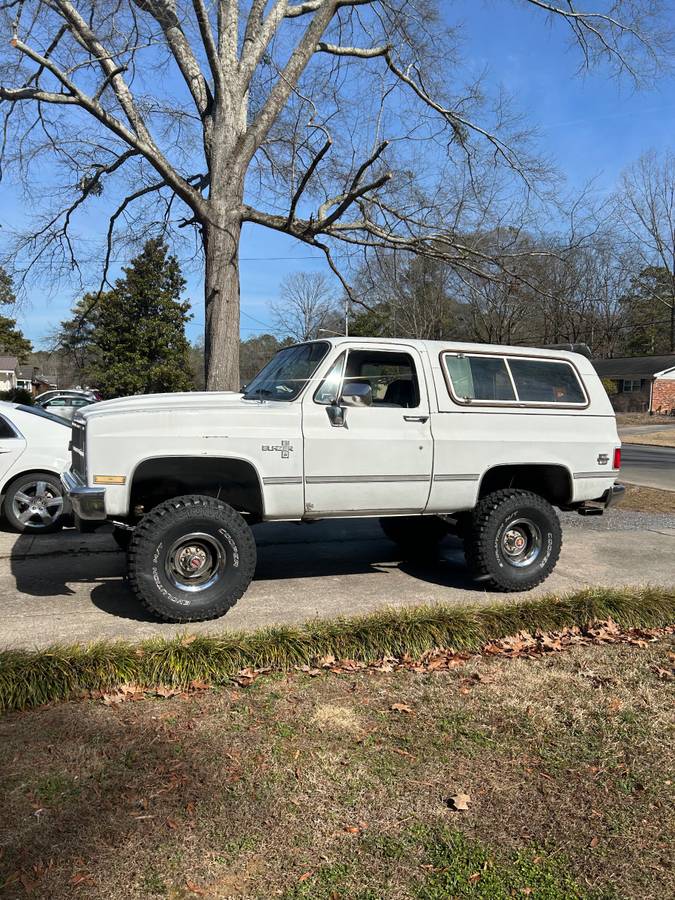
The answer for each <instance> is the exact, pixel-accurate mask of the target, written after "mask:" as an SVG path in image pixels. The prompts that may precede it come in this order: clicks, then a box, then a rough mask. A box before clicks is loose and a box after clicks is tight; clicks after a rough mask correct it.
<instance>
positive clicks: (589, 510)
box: [576, 484, 626, 516]
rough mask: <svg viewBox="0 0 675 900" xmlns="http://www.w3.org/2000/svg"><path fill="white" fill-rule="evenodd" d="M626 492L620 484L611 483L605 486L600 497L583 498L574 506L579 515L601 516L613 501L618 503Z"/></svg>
mask: <svg viewBox="0 0 675 900" xmlns="http://www.w3.org/2000/svg"><path fill="white" fill-rule="evenodd" d="M625 492H626V488H625V487H624V486H623V485H622V484H613V485H612V486H611V487H609V488H607V490H606V491H605V493H604V494H603V495H602V497H597V498H596V499H595V500H584V502H583V503H580V504H579V506H577V507H576V510H577V512H578V513H579V515H580V516H601V515H602V514H603V512H604V511H605V510H606V509H609V507H610V506H612V505H613V504H614V503H618V502H619V501H620V500H621V498H622V497H623V495H624V494H625Z"/></svg>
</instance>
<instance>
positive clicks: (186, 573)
mask: <svg viewBox="0 0 675 900" xmlns="http://www.w3.org/2000/svg"><path fill="white" fill-rule="evenodd" d="M226 563H227V554H226V551H225V548H224V547H223V545H222V544H221V542H220V541H218V540H217V539H216V538H215V537H214V536H213V535H210V534H201V533H199V534H188V535H185V536H183V537H182V538H179V539H178V540H177V541H175V542H174V543H173V545H172V546H171V547H170V549H169V552H168V554H167V556H166V562H165V571H166V574H167V576H168V578H169V580H170V581H171V583H172V584H173V585H174V587H176V588H178V589H179V590H181V591H190V592H195V591H204V590H206V589H207V588H209V587H211V586H212V585H213V584H215V582H216V581H218V579H219V578H220V577H221V576H222V575H223V573H224V572H225V568H226Z"/></svg>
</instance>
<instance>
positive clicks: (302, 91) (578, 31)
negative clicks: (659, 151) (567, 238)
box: [0, 0, 668, 388]
mask: <svg viewBox="0 0 675 900" xmlns="http://www.w3.org/2000/svg"><path fill="white" fill-rule="evenodd" d="M521 2H522V3H527V4H528V5H529V6H530V7H531V8H532V9H533V10H535V9H536V10H537V11H538V12H539V13H541V14H544V15H546V16H548V17H550V19H551V20H552V22H554V23H555V22H558V23H560V24H561V25H562V26H564V28H565V29H566V30H568V31H569V33H570V35H571V36H572V38H573V39H574V41H576V43H577V45H578V46H579V47H580V49H581V53H582V64H583V65H590V64H592V63H593V62H596V61H597V60H598V59H600V60H605V61H607V62H608V63H610V64H612V65H613V66H614V67H615V68H616V69H618V70H620V71H627V72H628V73H629V74H630V75H631V76H632V77H634V78H635V79H636V80H639V79H640V78H641V77H642V76H643V74H644V73H645V72H646V71H647V68H648V67H651V68H653V66H654V63H655V60H656V51H658V49H659V46H658V45H659V43H660V40H661V37H660V35H661V34H662V33H665V32H660V30H659V29H660V23H661V21H662V19H661V18H660V8H661V7H660V3H659V0H595V9H593V10H591V11H579V10H577V9H576V6H575V3H574V2H572V0H565V2H557V0H547V2H544V0H521ZM667 8H668V4H666V10H667ZM0 11H3V13H4V29H5V33H6V35H7V38H8V40H9V44H8V45H7V48H8V49H7V50H6V51H3V59H2V61H0V102H2V105H3V106H4V108H5V119H4V125H3V128H2V135H3V137H2V139H1V140H2V156H1V159H0V162H2V163H3V165H4V166H5V167H7V166H10V167H11V166H12V165H16V167H17V169H18V171H19V172H20V173H21V177H22V178H23V183H24V188H25V190H26V194H27V195H28V196H29V197H31V198H32V199H33V200H34V201H35V203H36V205H37V204H38V201H39V202H40V203H41V204H42V208H43V210H44V215H43V217H42V219H41V221H40V224H39V226H38V227H36V228H34V229H33V230H32V231H31V232H30V234H28V235H25V236H24V237H23V238H22V239H19V241H18V243H17V246H16V247H15V248H13V253H14V255H15V256H16V258H17V259H18V260H24V261H25V262H24V269H23V275H24V277H28V276H30V275H31V274H32V273H33V272H35V271H37V268H38V266H40V265H43V266H46V267H47V268H48V269H49V271H50V275H51V277H55V275H56V270H57V268H58V266H59V264H64V265H65V266H66V267H67V268H70V269H71V270H72V268H76V267H77V266H78V265H79V264H80V261H79V259H78V253H79V247H78V245H79V243H80V241H79V240H78V238H77V235H74V233H73V223H74V221H75V219H76V217H77V215H78V214H80V213H82V212H83V207H84V206H89V205H90V204H92V203H93V201H94V200H95V199H96V198H97V197H100V195H101V194H104V195H105V196H106V197H110V196H112V198H114V199H113V200H112V203H111V208H108V214H109V226H108V240H107V250H106V253H105V260H104V266H103V280H102V285H101V287H102V288H103V287H104V286H105V284H106V281H107V271H108V264H109V262H110V259H111V255H112V248H113V241H114V238H115V235H116V233H117V229H118V228H119V227H122V226H123V225H124V224H125V223H126V225H127V226H129V227H131V228H132V230H133V229H135V230H136V231H138V230H141V228H143V229H144V230H145V231H146V232H147V230H148V229H149V228H154V227H156V228H169V227H172V226H177V227H181V226H183V227H185V226H194V228H195V229H196V232H197V235H198V243H199V247H200V249H201V250H202V251H203V255H204V284H205V320H206V334H205V357H206V366H207V386H208V387H209V388H237V387H238V384H239V373H238V341H239V265H238V250H239V243H240V237H241V231H242V227H243V226H244V225H245V224H247V223H252V224H255V225H259V226H263V227H265V228H269V229H273V230H276V231H279V232H283V233H285V234H287V235H290V236H292V237H294V238H296V239H297V240H300V241H302V242H304V243H306V244H308V245H311V246H313V247H317V248H319V249H321V250H322V251H323V252H324V253H325V254H326V257H327V259H328V262H329V264H330V265H331V267H332V268H333V269H334V271H335V273H336V274H337V275H338V276H339V277H341V278H342V279H343V282H344V285H345V288H348V282H347V280H346V279H345V276H344V275H343V274H342V269H340V268H339V267H338V260H337V259H336V251H335V248H336V246H338V247H339V246H342V247H344V248H346V249H347V250H349V249H352V250H353V249H355V248H361V249H365V250H368V249H372V248H392V249H396V250H403V251H410V252H414V253H422V254H427V255H430V256H431V257H433V258H436V259H444V260H449V261H450V262H451V263H452V265H453V266H455V267H456V268H457V269H459V270H462V271H465V272H470V273H471V272H480V271H483V270H484V269H485V259H484V254H483V253H482V251H481V249H480V248H479V247H478V248H476V247H473V246H472V245H470V244H467V242H466V241H465V240H464V239H463V238H462V235H463V234H464V233H466V232H467V231H470V230H474V231H475V230H476V228H477V225H478V224H479V223H481V225H484V224H485V218H486V209H487V206H486V197H487V198H489V199H491V200H494V197H495V196H497V195H499V193H500V190H499V189H498V188H497V186H496V185H495V183H494V177H495V176H494V172H495V167H501V168H502V170H503V172H504V173H505V175H504V178H505V182H506V183H508V182H509V179H512V181H513V183H515V182H516V181H517V180H518V179H522V181H521V182H520V183H521V185H522V187H523V188H524V190H525V191H527V192H529V195H530V196H532V192H533V191H534V190H535V189H536V188H537V180H538V177H539V176H540V175H541V174H542V170H541V168H540V167H539V166H538V164H537V163H536V160H534V159H533V157H532V156H531V154H528V152H527V149H526V144H524V143H523V141H522V137H523V134H522V128H521V126H520V125H519V123H518V122H517V121H516V120H515V119H514V118H513V117H512V116H511V115H510V113H509V109H508V106H507V105H506V104H505V103H504V102H502V101H501V100H499V99H498V100H497V102H495V103H494V104H493V106H492V107H489V106H487V105H486V104H484V103H483V100H482V91H481V88H480V85H477V84H471V83H469V84H464V83H462V78H461V76H460V74H459V73H461V62H460V60H459V59H458V57H457V54H456V49H455V47H456V43H457V39H456V38H457V35H456V34H454V33H453V32H451V31H449V30H448V29H447V28H446V27H445V26H444V25H443V22H442V18H441V17H440V15H439V14H438V7H437V4H436V3H435V0H295V2H292V0H0ZM448 73H451V77H448ZM448 82H451V84H450V86H448ZM45 164H46V165H49V167H50V171H51V172H53V174H54V175H55V176H58V177H59V178H60V186H55V185H54V186H50V190H49V191H48V192H45V191H44V180H43V179H39V178H36V169H38V168H39V167H40V166H44V165H45ZM416 172H424V173H425V175H427V176H432V175H433V176H435V177H434V178H431V177H429V178H428V179H427V185H426V187H425V191H424V192H421V190H420V187H419V184H418V183H417V181H416V178H415V174H414V173H416ZM514 179H515V180H514ZM467 181H468V183H469V184H470V188H471V189H470V191H469V192H468V194H467V193H466V192H464V193H462V194H461V195H456V194H455V192H454V189H453V187H454V186H455V185H456V184H457V183H460V184H463V183H466V182H467ZM429 182H431V187H429ZM458 196H459V199H458ZM151 201H155V202H154V203H151ZM511 202H512V201H511V199H508V200H507V201H506V202H505V203H502V210H503V209H504V208H506V209H508V207H509V205H510V204H511ZM151 210H152V211H151ZM492 224H494V223H492ZM504 261H506V273H507V276H508V272H509V267H508V259H506V260H505V258H504V257H502V262H504ZM489 271H490V273H491V274H494V269H493V267H491V268H489Z"/></svg>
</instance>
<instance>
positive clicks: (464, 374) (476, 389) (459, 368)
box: [443, 354, 587, 406]
mask: <svg viewBox="0 0 675 900" xmlns="http://www.w3.org/2000/svg"><path fill="white" fill-rule="evenodd" d="M443 359H444V363H445V367H446V371H447V374H448V377H449V380H450V387H451V391H452V393H453V395H454V397H455V399H456V400H458V401H459V402H464V403H473V402H479V403H480V402H482V403H522V404H528V405H533V406H536V405H545V406H555V405H557V404H560V405H563V406H586V404H587V397H586V394H585V392H584V389H583V388H582V386H581V383H580V381H579V377H578V376H577V373H576V371H575V369H574V367H573V366H571V365H570V364H569V363H567V362H564V361H562V360H561V361H558V360H550V359H522V358H520V357H492V356H455V355H452V354H447V355H445V356H444V357H443Z"/></svg>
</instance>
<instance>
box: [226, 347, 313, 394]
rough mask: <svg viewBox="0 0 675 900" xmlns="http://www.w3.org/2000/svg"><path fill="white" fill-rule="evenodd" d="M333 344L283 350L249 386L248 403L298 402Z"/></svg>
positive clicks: (247, 392) (245, 392)
mask: <svg viewBox="0 0 675 900" xmlns="http://www.w3.org/2000/svg"><path fill="white" fill-rule="evenodd" d="M329 347H330V344H328V343H326V342H324V341H318V342H316V343H311V344H298V345H297V346H295V347H287V348H286V349H285V350H280V351H279V352H278V353H277V355H276V356H275V357H274V359H272V360H271V361H270V362H268V363H267V365H266V366H265V368H264V369H262V371H260V372H258V374H257V375H256V376H255V378H254V379H253V380H252V381H251V382H249V384H247V385H246V389H245V391H244V399H245V400H294V399H295V398H296V397H297V396H298V394H299V393H300V392H301V391H302V389H303V388H304V386H305V385H306V384H307V382H308V381H309V379H310V378H311V377H312V375H313V374H314V373H315V372H316V369H317V366H318V365H319V363H320V362H321V360H322V359H323V358H324V356H325V355H326V353H327V352H328V348H329Z"/></svg>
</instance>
